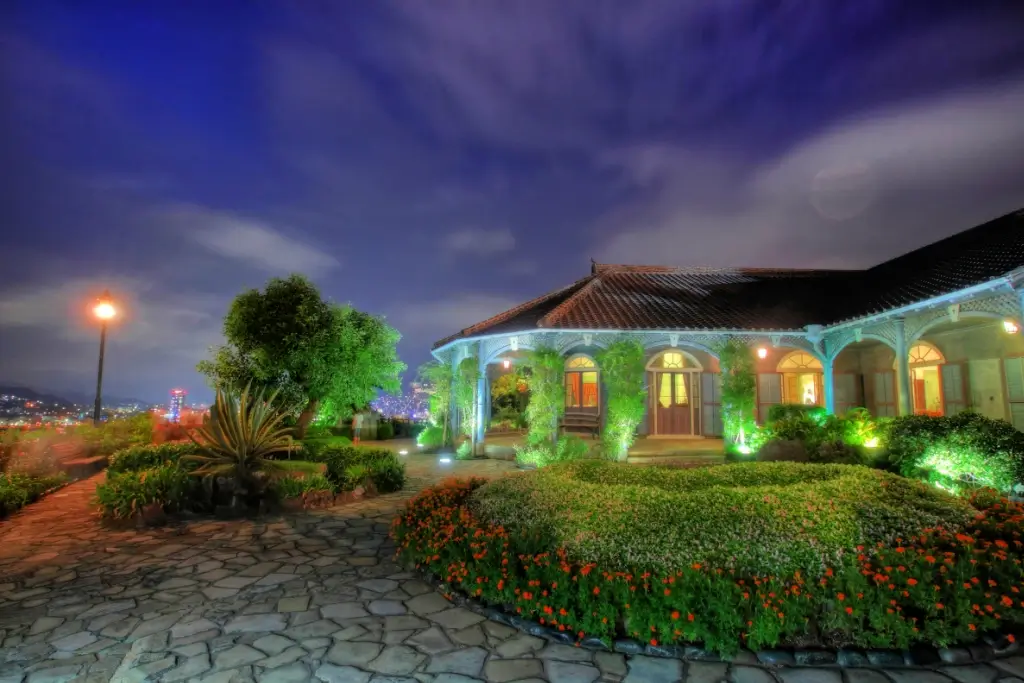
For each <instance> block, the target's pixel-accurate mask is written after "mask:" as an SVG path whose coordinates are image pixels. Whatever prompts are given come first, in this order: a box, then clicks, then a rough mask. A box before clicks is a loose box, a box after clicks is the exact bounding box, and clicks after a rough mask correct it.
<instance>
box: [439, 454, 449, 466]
mask: <svg viewBox="0 0 1024 683" xmlns="http://www.w3.org/2000/svg"><path fill="white" fill-rule="evenodd" d="M437 461H438V462H439V463H441V464H442V465H447V464H448V463H450V462H451V461H452V459H451V458H449V457H448V456H445V457H443V458H438V459H437Z"/></svg>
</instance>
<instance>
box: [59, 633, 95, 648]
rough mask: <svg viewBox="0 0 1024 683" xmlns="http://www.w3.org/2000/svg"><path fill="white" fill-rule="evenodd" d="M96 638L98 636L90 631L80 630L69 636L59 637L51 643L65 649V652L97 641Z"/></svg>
mask: <svg viewBox="0 0 1024 683" xmlns="http://www.w3.org/2000/svg"><path fill="white" fill-rule="evenodd" d="M96 640H97V638H96V636H94V635H93V634H91V633H89V632H88V631H79V632H78V633H72V634H71V635H69V636H65V637H63V638H59V639H57V640H55V641H53V642H52V643H50V644H51V645H53V646H54V647H55V648H57V649H58V650H63V651H65V652H74V651H75V650H80V649H81V648H83V647H85V646H86V645H90V644H92V643H95V642H96Z"/></svg>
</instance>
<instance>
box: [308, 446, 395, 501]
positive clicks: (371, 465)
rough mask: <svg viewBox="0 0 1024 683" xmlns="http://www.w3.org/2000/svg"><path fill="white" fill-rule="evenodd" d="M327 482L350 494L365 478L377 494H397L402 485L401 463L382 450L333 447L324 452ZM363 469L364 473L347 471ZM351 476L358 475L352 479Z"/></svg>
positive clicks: (388, 452) (392, 454)
mask: <svg viewBox="0 0 1024 683" xmlns="http://www.w3.org/2000/svg"><path fill="white" fill-rule="evenodd" d="M324 457H325V458H326V463H327V472H326V475H327V479H328V480H330V482H331V483H332V484H333V485H334V486H335V487H336V488H337V489H338V490H340V491H351V490H352V489H354V488H356V487H357V486H361V485H363V484H364V483H365V480H366V477H367V476H368V477H369V480H370V482H371V483H372V484H373V487H374V488H375V489H376V490H377V491H378V492H379V493H392V492H393V491H399V490H401V488H402V487H403V486H404V485H405V464H404V463H403V462H402V461H401V460H399V458H398V456H397V455H395V453H393V452H392V451H390V450H388V449H386V448H367V447H360V446H336V447H331V448H330V449H329V450H328V451H327V452H325V454H324ZM353 466H359V467H364V468H365V469H366V472H360V471H358V470H351V469H350V468H352V467H353ZM355 474H359V475H361V478H359V479H356V478H355V477H354V475H355Z"/></svg>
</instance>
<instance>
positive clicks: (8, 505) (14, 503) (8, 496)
mask: <svg viewBox="0 0 1024 683" xmlns="http://www.w3.org/2000/svg"><path fill="white" fill-rule="evenodd" d="M66 483H67V477H66V476H65V475H64V474H55V475H50V476H42V477H36V476H30V475H27V474H20V473H14V472H11V473H8V474H3V473H0V517H5V516H6V515H9V514H11V513H12V512H14V511H15V510H17V509H19V508H21V507H24V506H25V505H28V504H29V503H32V502H34V501H35V500H37V499H38V498H39V497H40V496H42V495H43V494H44V493H46V492H47V491H50V490H52V489H55V488H57V487H59V486H63V485H64V484H66Z"/></svg>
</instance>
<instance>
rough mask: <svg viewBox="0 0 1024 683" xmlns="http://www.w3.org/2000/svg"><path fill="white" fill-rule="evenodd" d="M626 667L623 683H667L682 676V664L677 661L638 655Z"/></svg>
mask: <svg viewBox="0 0 1024 683" xmlns="http://www.w3.org/2000/svg"><path fill="white" fill-rule="evenodd" d="M626 667H627V670H628V673H627V674H626V678H625V679H624V683H668V681H678V680H679V679H680V678H682V675H683V663H682V662H681V661H679V660H678V659H660V658H658V657H647V656H644V655H638V656H636V657H634V658H632V659H631V660H629V661H628V662H626Z"/></svg>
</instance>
